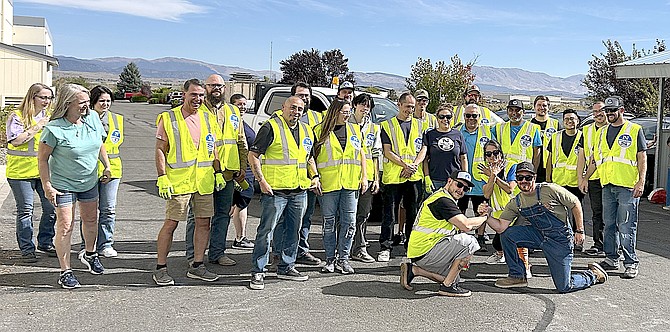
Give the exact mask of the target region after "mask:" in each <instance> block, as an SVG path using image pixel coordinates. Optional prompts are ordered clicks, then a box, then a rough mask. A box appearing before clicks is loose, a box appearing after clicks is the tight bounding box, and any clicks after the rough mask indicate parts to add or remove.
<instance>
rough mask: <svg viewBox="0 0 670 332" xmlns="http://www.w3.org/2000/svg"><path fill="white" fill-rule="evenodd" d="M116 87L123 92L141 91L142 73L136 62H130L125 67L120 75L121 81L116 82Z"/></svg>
mask: <svg viewBox="0 0 670 332" xmlns="http://www.w3.org/2000/svg"><path fill="white" fill-rule="evenodd" d="M116 88H117V89H119V91H121V92H138V91H140V88H142V75H140V69H139V68H138V67H137V65H136V64H135V63H134V62H130V63H128V64H127V65H126V66H125V67H123V71H122V72H121V74H120V75H119V81H118V82H117V83H116Z"/></svg>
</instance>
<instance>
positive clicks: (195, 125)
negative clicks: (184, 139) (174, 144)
mask: <svg viewBox="0 0 670 332" xmlns="http://www.w3.org/2000/svg"><path fill="white" fill-rule="evenodd" d="M181 114H182V116H183V117H184V121H186V127H187V128H188V132H189V133H190V134H191V139H192V140H193V145H195V148H196V149H198V148H199V146H200V114H198V112H195V113H188V112H187V111H185V110H184V109H182V110H181ZM156 138H157V139H159V140H161V141H166V142H167V141H168V137H167V133H166V132H165V127H164V126H163V117H161V118H160V119H159V120H158V125H157V127H156Z"/></svg>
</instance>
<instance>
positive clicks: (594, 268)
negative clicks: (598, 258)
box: [589, 263, 609, 284]
mask: <svg viewBox="0 0 670 332" xmlns="http://www.w3.org/2000/svg"><path fill="white" fill-rule="evenodd" d="M589 270H591V272H593V274H595V275H596V284H602V283H604V282H605V281H607V278H608V277H609V276H608V275H607V272H606V271H605V269H603V268H602V266H600V264H598V263H589Z"/></svg>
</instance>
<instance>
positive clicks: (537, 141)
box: [491, 121, 542, 150]
mask: <svg viewBox="0 0 670 332" xmlns="http://www.w3.org/2000/svg"><path fill="white" fill-rule="evenodd" d="M525 123H526V122H525V121H524V122H521V123H520V124H519V125H518V126H510V142H514V140H515V139H516V135H517V134H518V133H519V131H521V127H523V125H524V124H525ZM496 127H497V126H491V135H492V136H493V137H497V136H498V134H497V132H496ZM540 146H542V137H540V132H539V131H536V132H535V135H533V147H540ZM540 150H541V149H540Z"/></svg>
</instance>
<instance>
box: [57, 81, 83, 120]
mask: <svg viewBox="0 0 670 332" xmlns="http://www.w3.org/2000/svg"><path fill="white" fill-rule="evenodd" d="M80 92H85V93H86V94H87V95H89V94H90V93H89V91H88V89H86V88H85V87H83V86H81V85H79V84H64V85H63V86H61V87H60V88H59V89H58V96H56V105H54V111H53V114H51V120H55V119H60V118H62V117H64V116H65V113H67V108H68V107H69V106H70V104H71V103H72V102H73V101H75V100H76V99H77V94H78V93H80Z"/></svg>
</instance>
